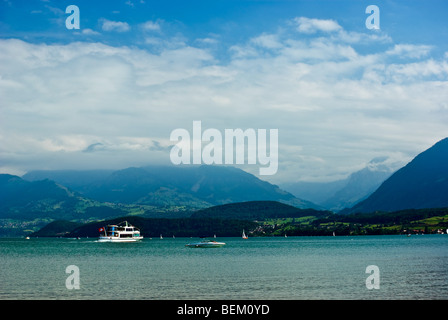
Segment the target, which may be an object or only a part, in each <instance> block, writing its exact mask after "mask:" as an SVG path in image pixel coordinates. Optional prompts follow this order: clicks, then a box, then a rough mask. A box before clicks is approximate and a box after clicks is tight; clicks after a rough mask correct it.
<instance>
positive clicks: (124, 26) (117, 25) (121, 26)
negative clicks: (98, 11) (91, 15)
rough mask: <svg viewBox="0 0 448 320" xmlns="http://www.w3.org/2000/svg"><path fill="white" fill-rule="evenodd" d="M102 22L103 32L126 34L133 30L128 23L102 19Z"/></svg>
mask: <svg viewBox="0 0 448 320" xmlns="http://www.w3.org/2000/svg"><path fill="white" fill-rule="evenodd" d="M101 22H102V25H101V28H102V30H103V31H116V32H126V31H129V30H130V29H131V27H130V26H129V24H128V23H127V22H122V21H111V20H107V19H102V20H101Z"/></svg>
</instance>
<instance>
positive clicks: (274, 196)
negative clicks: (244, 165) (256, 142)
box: [23, 165, 318, 209]
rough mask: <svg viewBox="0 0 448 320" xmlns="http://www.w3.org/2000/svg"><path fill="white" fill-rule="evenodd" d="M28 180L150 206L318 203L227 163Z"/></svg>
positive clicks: (40, 175) (38, 174) (52, 174)
mask: <svg viewBox="0 0 448 320" xmlns="http://www.w3.org/2000/svg"><path fill="white" fill-rule="evenodd" d="M23 179H25V180H28V181H40V180H44V179H49V180H52V181H55V182H56V183H59V184H61V185H63V186H65V187H67V188H69V189H71V190H74V191H76V192H78V193H79V194H81V195H82V196H84V197H86V198H89V199H93V200H95V201H100V202H108V203H121V204H134V205H135V204H139V205H151V206H158V207H161V206H184V207H187V208H192V209H199V208H206V207H211V206H214V205H220V204H226V203H232V202H242V201H255V200H273V201H279V202H283V203H287V204H290V205H293V206H295V207H298V208H318V206H317V205H315V204H313V203H312V202H310V201H304V200H301V199H299V198H297V197H295V196H293V195H292V194H291V193H289V192H286V191H284V190H282V189H280V188H279V187H278V186H276V185H273V184H270V183H269V182H266V181H263V180H260V179H258V178H257V177H255V176H254V175H252V174H249V173H247V172H245V171H243V170H241V169H238V168H234V167H228V166H205V165H204V166H184V167H178V166H147V167H140V168H135V167H132V168H127V169H123V170H117V171H107V170H90V171H71V170H67V171H32V172H30V173H27V174H25V175H24V176H23Z"/></svg>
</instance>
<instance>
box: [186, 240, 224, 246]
mask: <svg viewBox="0 0 448 320" xmlns="http://www.w3.org/2000/svg"><path fill="white" fill-rule="evenodd" d="M224 245H225V242H218V241H214V240H208V239H204V240H201V241H198V242H192V243H188V244H186V245H185V246H186V247H189V248H219V247H222V246H224Z"/></svg>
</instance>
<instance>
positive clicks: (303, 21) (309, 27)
mask: <svg viewBox="0 0 448 320" xmlns="http://www.w3.org/2000/svg"><path fill="white" fill-rule="evenodd" d="M294 21H295V22H296V23H297V30H298V31H299V32H302V33H309V34H311V33H316V32H318V31H322V32H334V31H339V30H341V29H342V27H341V26H340V25H339V24H338V23H337V22H336V21H334V20H323V19H310V18H306V17H297V18H294Z"/></svg>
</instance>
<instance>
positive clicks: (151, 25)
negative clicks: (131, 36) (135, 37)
mask: <svg viewBox="0 0 448 320" xmlns="http://www.w3.org/2000/svg"><path fill="white" fill-rule="evenodd" d="M141 28H142V29H143V30H145V31H160V28H161V27H160V23H159V22H154V21H146V22H145V23H142V24H141Z"/></svg>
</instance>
